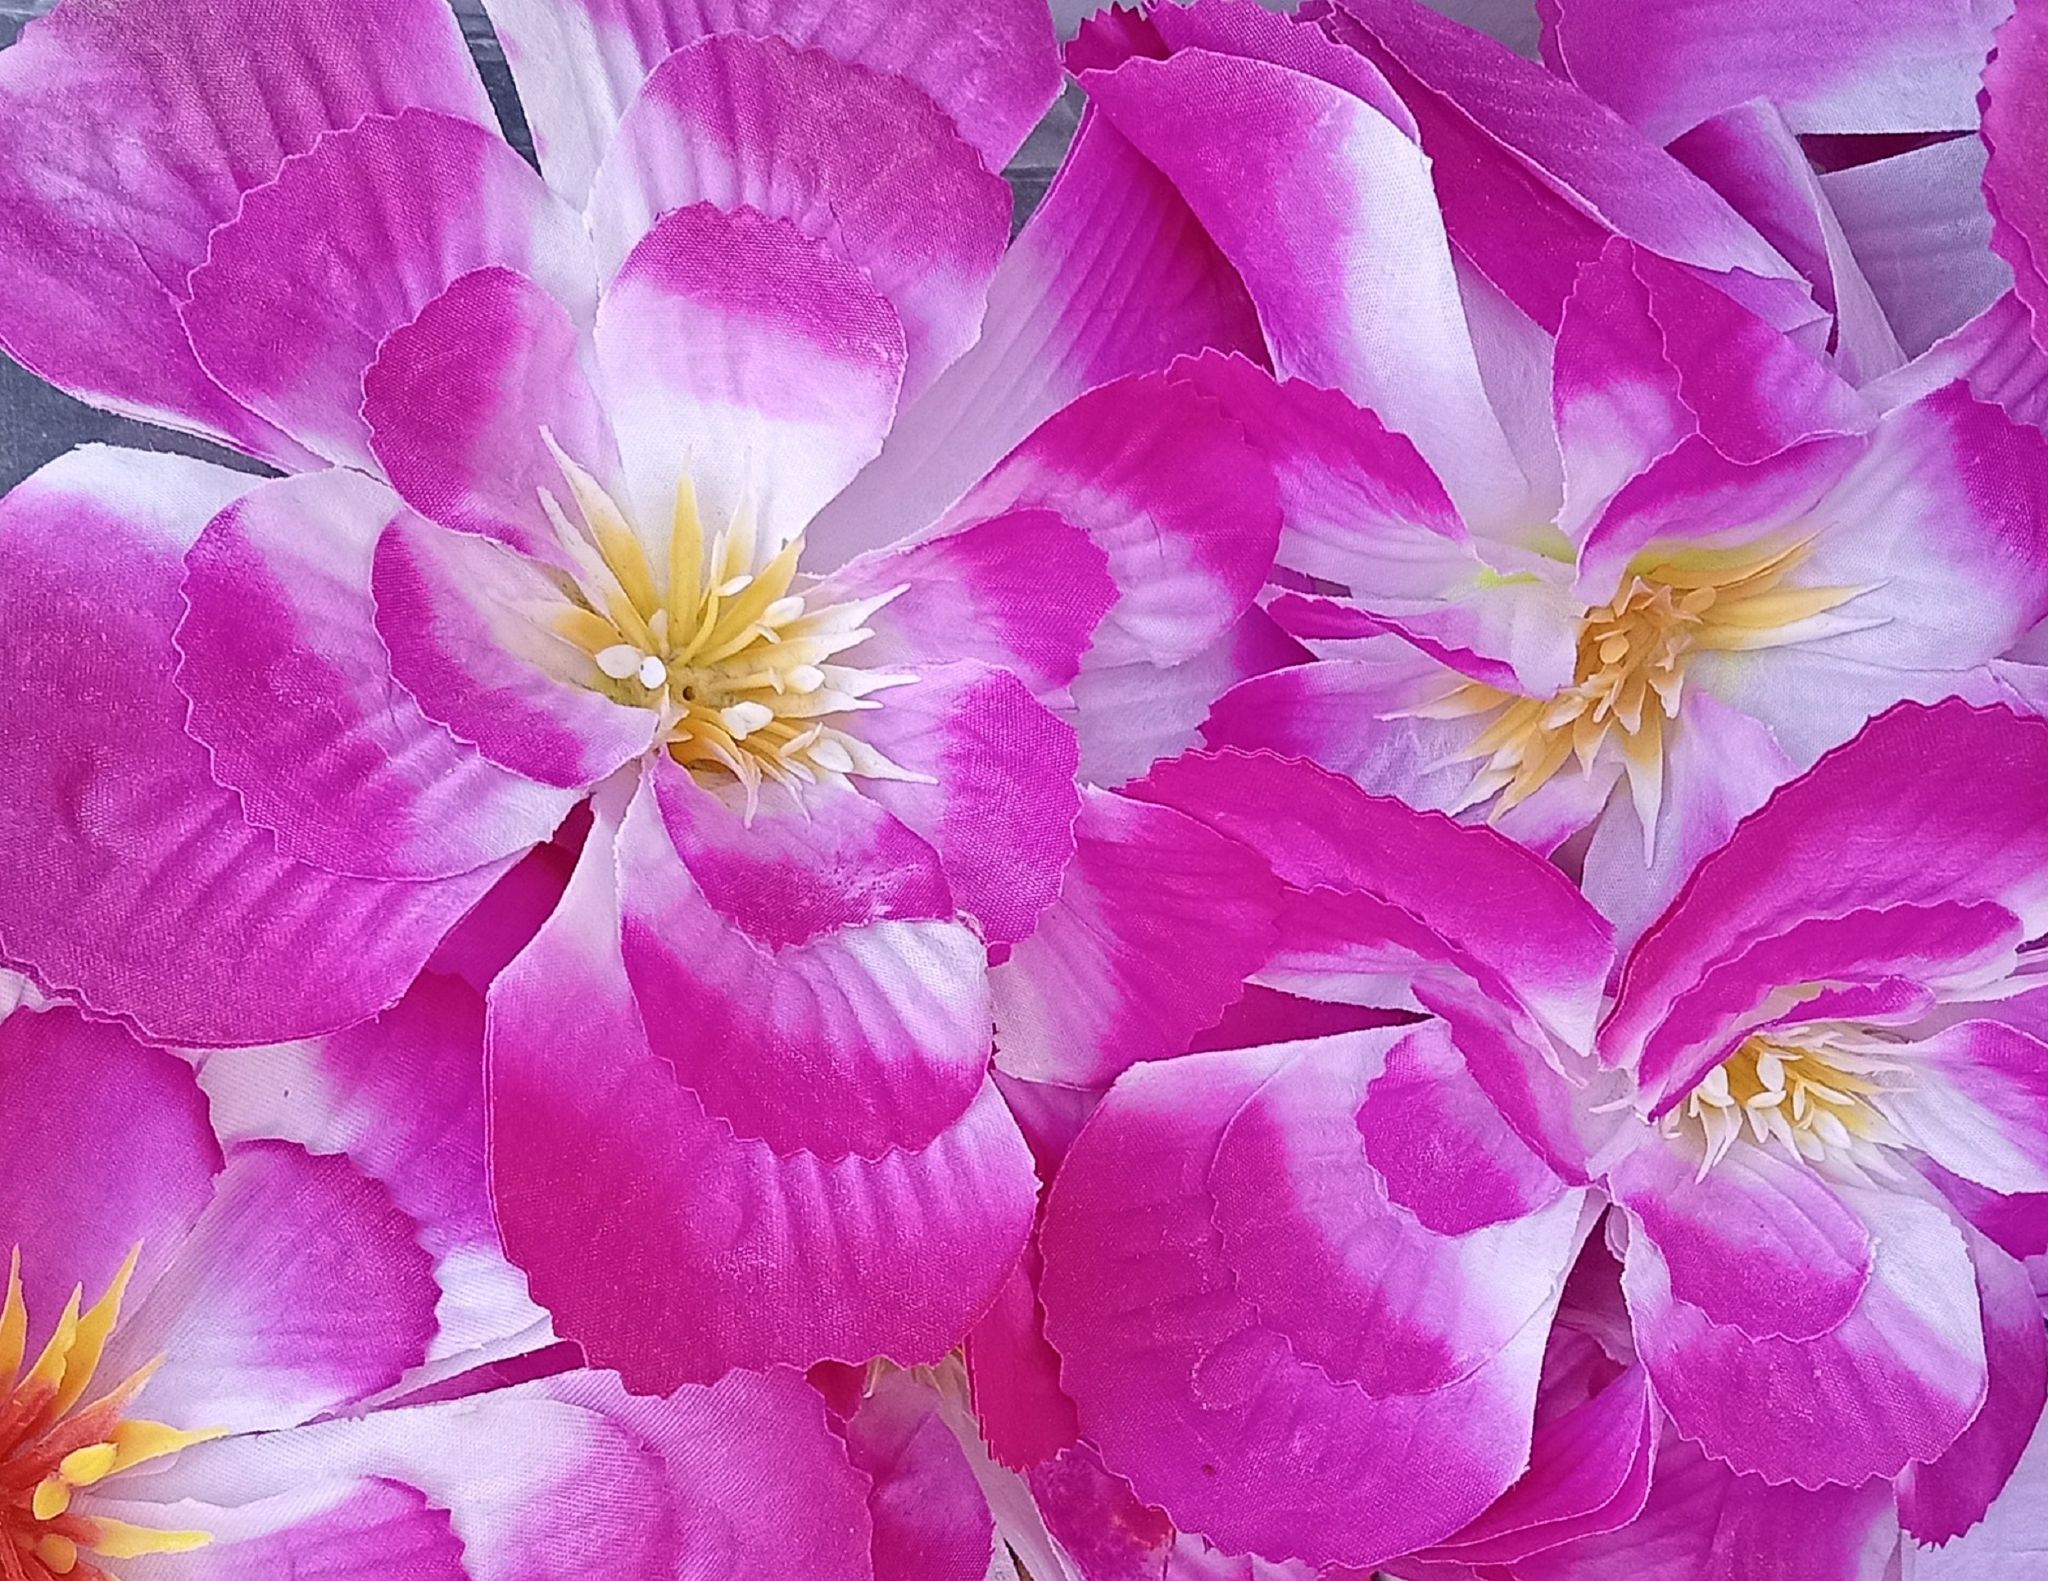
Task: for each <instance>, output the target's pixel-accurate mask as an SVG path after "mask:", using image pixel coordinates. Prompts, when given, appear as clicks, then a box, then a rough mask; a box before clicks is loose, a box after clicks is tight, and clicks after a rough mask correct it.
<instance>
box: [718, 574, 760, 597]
mask: <svg viewBox="0 0 2048 1581" xmlns="http://www.w3.org/2000/svg"><path fill="white" fill-rule="evenodd" d="M753 585H754V578H753V577H752V575H747V576H736V577H734V578H732V579H731V580H730V581H727V582H720V583H719V584H718V596H719V597H720V598H731V597H732V596H733V594H735V593H744V592H745V591H746V590H747V589H748V588H750V587H752V586H753Z"/></svg>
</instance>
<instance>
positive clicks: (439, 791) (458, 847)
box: [176, 471, 574, 879]
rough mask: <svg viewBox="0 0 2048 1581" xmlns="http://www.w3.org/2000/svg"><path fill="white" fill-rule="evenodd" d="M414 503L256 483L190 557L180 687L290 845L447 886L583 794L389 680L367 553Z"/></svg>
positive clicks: (361, 480)
mask: <svg viewBox="0 0 2048 1581" xmlns="http://www.w3.org/2000/svg"><path fill="white" fill-rule="evenodd" d="M404 510H405V507H404V506H403V505H402V504H401V503H400V502H399V501H398V500H397V499H396V498H395V497H394V496H393V495H392V494H391V492H390V491H389V490H388V489H385V488H384V487H382V486H381V485H379V484H376V483H373V482H371V481H370V480H369V479H368V478H365V477H363V476H361V475H360V474H358V473H353V472H343V471H328V472H318V473H309V474H307V475H305V476H302V477H297V478H287V479H282V480H280V481H278V482H274V483H265V484H261V485H259V486H258V487H256V488H255V489H253V490H251V491H250V492H249V493H248V494H246V495H244V496H243V497H242V498H241V499H240V500H238V501H237V502H236V503H235V504H233V505H231V506H229V507H228V509H226V510H225V511H223V512H221V514H220V515H218V516H216V517H215V518H214V519H213V520H212V521H211V522H210V523H208V524H207V527H206V530H205V531H203V532H202V533H200V535H199V538H198V541H197V542H196V543H194V544H193V546H192V548H191V550H190V552H189V553H188V554H187V555H186V557H185V585H184V595H185V616H184V619H183V620H181V621H180V622H179V624H178V631H177V636H176V641H177V644H178V652H179V665H178V677H177V679H178V687H179V690H180V691H182V692H183V693H184V694H185V695H186V697H188V698H190V699H191V701H192V712H191V716H190V719H189V728H190V730H191V732H192V734H193V735H194V736H196V737H197V738H198V739H199V740H200V741H201V742H202V743H204V744H205V746H206V748H207V750H208V751H209V752H210V753H211V754H212V765H213V773H214V777H215V778H216V779H218V780H219V781H221V783H222V784H224V785H226V786H228V787H229V788H230V789H232V790H234V791H235V792H236V793H237V794H238V795H240V797H241V798H242V808H243V811H244V813H245V814H246V816H247V817H248V819H249V821H250V822H251V823H253V824H256V825H258V826H260V827H262V828H265V829H268V830H270V831H272V833H273V834H274V835H275V837H276V839H277V844H278V849H279V851H280V852H281V853H282V854H284V855H286V856H288V857H292V858H295V859H297V860H299V861H304V862H310V863H314V864H316V865H318V866H320V867H322V868H325V869H326V870H327V871H329V872H339V873H353V874H356V875H358V876H361V877H367V878H405V879H417V878H446V877H451V876H453V875H455V874H459V873H465V872H468V871H469V870H470V869H472V868H475V867H478V866H481V865H482V864H484V863H486V862H494V861H496V860H498V859H499V858H501V857H506V856H511V855H514V854H515V853H517V852H520V851H523V850H525V849H527V848H528V847H530V846H532V845H534V844H536V843H537V842H539V841H541V840H545V839H546V838H547V837H548V835H549V834H550V833H552V832H553V830H554V828H555V826H556V825H557V824H559V823H560V822H561V821H562V818H563V816H564V815H565V814H566V813H567V812H568V810H569V807H570V805H571V802H572V801H573V799H574V798H573V797H572V796H571V795H569V794H566V793H564V792H562V791H559V790H553V789H550V788H548V787H546V786H543V785H539V784H536V783H535V782H533V781H532V780H528V779H523V778H520V777H518V776H516V775H513V774H508V773H507V772H505V771H504V770H503V769H501V768H499V767H497V766H496V765H495V764H493V763H491V762H489V761H488V760H487V759H485V758H483V757H481V756H479V755H478V754H477V752H476V751H475V750H474V749H473V748H471V747H469V746H467V745H466V744H464V743H463V742H460V741H458V740H457V739H456V738H455V737H453V736H452V735H450V734H449V733H448V732H447V731H446V730H445V729H444V728H442V727H441V726H440V725H438V724H436V723H435V722H434V721H433V720H431V719H429V718H428V717H427V716H426V715H425V714H423V713H421V712H420V710H419V708H418V707H417V705H415V704H414V703H413V702H412V700H411V699H410V698H408V697H407V696H406V695H405V694H404V692H403V691H402V690H400V689H399V687H398V686H397V684H396V682H395V681H394V680H393V679H392V674H391V658H390V655H389V653H388V652H387V651H386V649H385V647H384V644H383V642H382V641H381V640H379V638H378V636H377V631H376V626H375V623H374V614H375V606H374V603H373V601H372V599H371V597H370V564H371V555H372V552H373V550H374V548H375V546H376V542H377V537H378V534H379V533H381V532H382V531H383V529H384V526H385V523H387V522H388V521H390V520H391V519H392V518H394V517H395V516H398V515H401V514H403V513H404Z"/></svg>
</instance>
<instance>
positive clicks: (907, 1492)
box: [845, 1372, 995, 1581]
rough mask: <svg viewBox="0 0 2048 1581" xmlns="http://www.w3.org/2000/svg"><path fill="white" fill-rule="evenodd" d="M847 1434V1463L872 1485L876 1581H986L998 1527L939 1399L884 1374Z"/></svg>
mask: <svg viewBox="0 0 2048 1581" xmlns="http://www.w3.org/2000/svg"><path fill="white" fill-rule="evenodd" d="M845 1432H846V1453H847V1459H848V1460H849V1461H850V1462H851V1463H852V1464H853V1467H854V1469H855V1470H857V1471H864V1472H866V1473H867V1474H868V1476H869V1477H870V1478H871V1479H872V1481H873V1483H874V1486H873V1488H872V1489H871V1490H870V1492H869V1494H868V1514H869V1517H870V1519H872V1520H873V1522H874V1530H875V1535H874V1549H873V1553H874V1564H875V1581H986V1578H987V1576H988V1575H989V1559H990V1555H991V1554H992V1553H993V1552H994V1550H995V1521H994V1518H993V1517H992V1516H991V1515H990V1514H989V1507H988V1500H987V1499H986V1498H984V1497H983V1496H982V1491H981V1485H980V1484H979V1483H978V1482H976V1481H975V1478H974V1470H973V1468H972V1467H971V1466H969V1465H968V1463H967V1457H966V1456H965V1455H964V1454H963V1453H961V1449H960V1441H959V1439H957V1438H955V1437H954V1436H953V1430H952V1428H950V1427H948V1426H947V1425H946V1421H945V1418H944V1417H943V1416H941V1415H940V1414H939V1397H938V1395H937V1394H936V1393H934V1392H933V1390H932V1389H931V1388H930V1387H929V1386H928V1385H927V1384H925V1383H924V1382H922V1381H921V1380H919V1379H918V1378H916V1377H915V1376H913V1375H912V1374H910V1373H907V1372H890V1373H887V1374H885V1375H884V1376H883V1377H882V1378H881V1380H880V1381H879V1382H878V1383H877V1384H876V1385H875V1387H874V1388H873V1390H872V1391H870V1392H869V1394H868V1396H867V1397H866V1398H865V1399H864V1400H862V1401H861V1404H860V1409H859V1410H858V1411H856V1412H855V1413H854V1415H853V1418H852V1420H850V1421H849V1422H848V1423H847V1424H846V1428H845Z"/></svg>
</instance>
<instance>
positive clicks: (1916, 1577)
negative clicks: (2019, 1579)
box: [1910, 1416, 2048, 1581]
mask: <svg viewBox="0 0 2048 1581" xmlns="http://www.w3.org/2000/svg"><path fill="white" fill-rule="evenodd" d="M2044 1495H2048V1416H2044V1417H2043V1418H2041V1420H2040V1421H2039V1422H2037V1423H2036V1424H2035V1426H2034V1434H2033V1438H2032V1440H2031V1442H2029V1444H2028V1445H2027V1447H2026V1451H2025V1453H2024V1454H2022V1456H2021V1457H2020V1462H2019V1465H2018V1466H2017V1467H2016V1468H2015V1469H2014V1471H2013V1473H2012V1477H2011V1479H2010V1480H2009V1481H2008V1482H2007V1483H2006V1485H2005V1488H2004V1491H2003V1492H2002V1493H2001V1494H2000V1495H1999V1497H1998V1498H1997V1500H1996V1501H1995V1502H1994V1503H1993V1504H1992V1506H1991V1508H1990V1510H1989V1511H1987V1512H1986V1514H1985V1517H1984V1519H1983V1520H1982V1521H1981V1522H1980V1523H1979V1524H1977V1525H1976V1526H1973V1527H1972V1528H1971V1529H1970V1530H1969V1531H1966V1532H1964V1533H1963V1534H1962V1535H1961V1536H1960V1537H1955V1538H1951V1539H1950V1540H1949V1541H1948V1542H1947V1543H1945V1544H1943V1545H1942V1546H1941V1547H1940V1548H1915V1549H1913V1550H1911V1552H1912V1556H1913V1558H1912V1565H1913V1568H1912V1571H1911V1572H1910V1573H1911V1575H1912V1576H1913V1581H1978V1578H1979V1577H1982V1576H1992V1575H1998V1574H2000V1573H2001V1572H2011V1573H2013V1574H2017V1575H2024V1574H2025V1573H2026V1569H2025V1567H2026V1566H2028V1565H2030V1564H2032V1563H2033V1562H2034V1561H2035V1560H2036V1559H2038V1558H2039V1557H2040V1556H2041V1554H2042V1553H2043V1552H2044V1551H2048V1497H2044Z"/></svg>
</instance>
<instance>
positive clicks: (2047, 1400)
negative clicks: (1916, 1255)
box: [1899, 1235, 2048, 1543]
mask: <svg viewBox="0 0 2048 1581" xmlns="http://www.w3.org/2000/svg"><path fill="white" fill-rule="evenodd" d="M1967 1239H1968V1241H1969V1246H1970V1260H1971V1262H1972V1264H1973V1265H1974V1266H1975V1269H1976V1275H1977V1301H1978V1305H1979V1306H1980V1307H1981V1308H1982V1309H1983V1313H1984V1350H1985V1360H1986V1364H1987V1371H1988V1375H1989V1378H1990V1384H1989V1387H1988V1388H1987V1389H1986V1391H1985V1396H1984V1409H1983V1410H1981V1411H1979V1412H1978V1413H1977V1419H1976V1420H1975V1421H1974V1422H1972V1423H1971V1424H1970V1425H1969V1427H1968V1428H1967V1429H1965V1430H1964V1432H1963V1435H1962V1437H1960V1438H1958V1439H1957V1440H1956V1441H1955V1443H1954V1444H1953V1445H1951V1446H1950V1447H1949V1449H1948V1451H1947V1452H1946V1453H1945V1454H1943V1455H1942V1456H1941V1458H1940V1459H1938V1460H1934V1461H1931V1462H1929V1463H1928V1464H1926V1465H1923V1466H1909V1467H1907V1468H1906V1472H1905V1475H1904V1476H1903V1477H1902V1478H1901V1480H1900V1485H1899V1523H1900V1524H1901V1525H1902V1526H1904V1527H1905V1529H1906V1530H1907V1532H1908V1533H1910V1534H1911V1535H1912V1536H1913V1537H1914V1538H1916V1539H1917V1540H1918V1541H1920V1542H1923V1543H1945V1542H1947V1541H1949V1540H1950V1539H1951V1538H1953V1537H1956V1536H1959V1535H1960V1534H1962V1533H1963V1532H1965V1531H1967V1530H1969V1528H1971V1527H1972V1526H1975V1525H1976V1524H1977V1522H1978V1521H1979V1520H1981V1519H1982V1518H1983V1516H1984V1513H1985V1511H1986V1510H1987V1509H1988V1508H1989V1507H1990V1505H1991V1503H1992V1501H1993V1500H1994V1499H1996V1498H1997V1497H1998V1496H1999V1494H2000V1493H2001V1492H2002V1491H2003V1490H2004V1489H2005V1488H2006V1487H2007V1486H2008V1479H2011V1478H2012V1477H2013V1473H2014V1468H2015V1467H2016V1466H2017V1465H2018V1464H2019V1462H2020V1458H2021V1456H2022V1455H2024V1454H2025V1453H2026V1449H2027V1443H2028V1441H2029V1440H2030V1439H2031V1438H2032V1437H2033V1436H2034V1430H2035V1428H2036V1426H2037V1425H2038V1424H2039V1423H2040V1422H2041V1420H2042V1406H2043V1405H2044V1404H2048V1335H2044V1333H2043V1330H2042V1327H2041V1303H2040V1301H2039V1299H2038V1298H2037V1297H2036V1296H2035V1294H2034V1289H2033V1286H2032V1284H2031V1283H2030V1282H2029V1281H2028V1278H2027V1273H2026V1270H2025V1269H2024V1268H2022V1267H2021V1266H2020V1265H2019V1263H2017V1262H2016V1261H2014V1260H2013V1259H2012V1258H2010V1257H2008V1256H2007V1255H2006V1254H2005V1253H2004V1252H2002V1251H2000V1250H1999V1249H1998V1248H1997V1247H1996V1246H1993V1245H1991V1244H1990V1243H1989V1242H1988V1241H1986V1240H1985V1239H1984V1238H1983V1237H1981V1236H1977V1235H1971V1236H1969V1237H1967Z"/></svg>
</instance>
